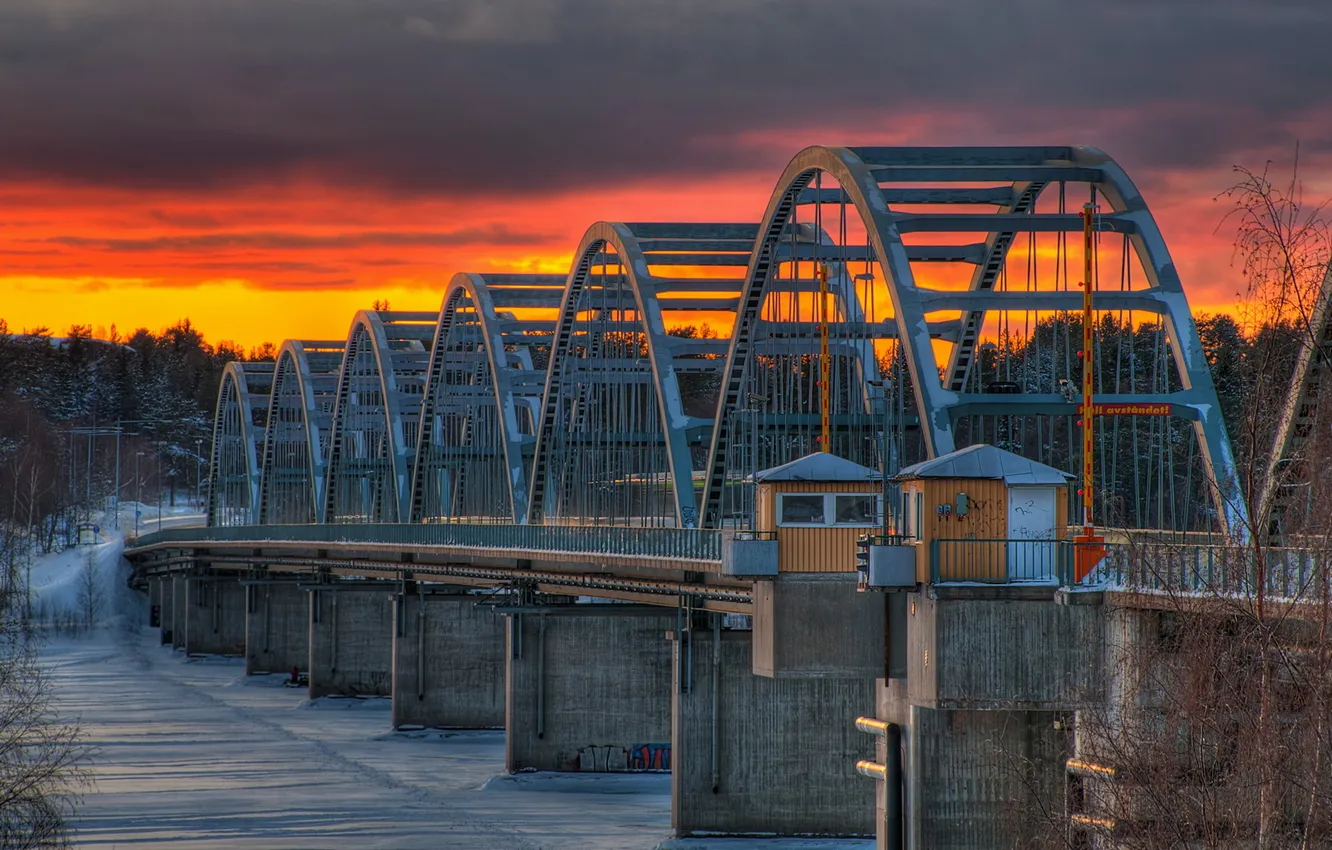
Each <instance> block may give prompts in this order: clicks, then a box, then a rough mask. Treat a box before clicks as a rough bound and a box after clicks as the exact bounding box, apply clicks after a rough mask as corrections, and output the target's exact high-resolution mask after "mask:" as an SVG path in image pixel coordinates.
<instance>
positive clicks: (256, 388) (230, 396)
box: [207, 361, 274, 525]
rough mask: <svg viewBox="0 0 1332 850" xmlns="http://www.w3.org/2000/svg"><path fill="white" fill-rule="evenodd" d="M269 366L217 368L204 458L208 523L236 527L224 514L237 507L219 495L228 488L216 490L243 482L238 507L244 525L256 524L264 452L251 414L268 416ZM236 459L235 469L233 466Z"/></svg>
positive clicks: (258, 425)
mask: <svg viewBox="0 0 1332 850" xmlns="http://www.w3.org/2000/svg"><path fill="white" fill-rule="evenodd" d="M273 365H274V364H272V363H243V362H239V361H237V362H232V363H228V364H227V365H226V367H224V368H223V370H222V381H221V385H220V386H219V387H218V393H217V406H216V408H215V410H214V414H213V444H212V446H211V447H210V452H209V460H208V481H209V484H208V514H207V516H208V519H207V522H208V524H209V525H234V524H236V523H234V522H230V521H228V519H227V517H226V516H223V514H231V512H232V511H234V510H235V508H236V506H234V505H231V504H230V498H229V494H224V492H223V491H224V490H225V491H230V490H231V488H224V487H221V486H219V484H220V483H221V482H223V481H233V482H239V483H243V486H241V487H240V488H239V490H238V492H239V495H240V496H241V498H242V501H243V504H242V505H241V506H240V509H241V516H242V518H243V519H244V523H243V524H254V523H256V522H258V520H259V513H258V510H259V483H260V473H261V468H260V465H259V458H260V456H261V453H262V451H263V448H262V447H263V443H264V426H263V424H262V422H261V421H256V416H258V417H261V419H262V417H264V416H265V415H266V414H267V408H268V404H269V393H270V390H271V388H272V385H273ZM237 454H238V455H239V457H236V455H237ZM238 460H239V462H240V466H239V468H236V463H235V462H236V461H238Z"/></svg>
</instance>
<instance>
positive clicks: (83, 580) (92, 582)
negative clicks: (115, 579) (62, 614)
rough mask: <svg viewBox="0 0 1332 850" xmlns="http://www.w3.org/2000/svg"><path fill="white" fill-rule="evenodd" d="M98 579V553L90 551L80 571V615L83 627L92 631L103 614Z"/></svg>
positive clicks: (84, 557) (85, 554) (85, 556)
mask: <svg viewBox="0 0 1332 850" xmlns="http://www.w3.org/2000/svg"><path fill="white" fill-rule="evenodd" d="M98 585H99V581H98V577H97V551H96V550H95V549H89V550H88V551H87V552H85V553H84V555H83V566H82V568H81V569H80V570H79V597H78V603H79V615H80V616H81V617H82V619H83V627H84V628H85V629H91V628H92V627H93V626H94V625H95V624H96V623H97V615H98V614H99V613H100V612H101V607H102V597H101V592H100V588H99V587H98Z"/></svg>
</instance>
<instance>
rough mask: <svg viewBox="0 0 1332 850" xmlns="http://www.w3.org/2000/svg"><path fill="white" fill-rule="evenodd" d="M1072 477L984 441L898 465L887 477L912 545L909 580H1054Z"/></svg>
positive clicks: (1066, 524) (1066, 516) (1066, 518)
mask: <svg viewBox="0 0 1332 850" xmlns="http://www.w3.org/2000/svg"><path fill="white" fill-rule="evenodd" d="M1072 477H1073V476H1071V475H1069V474H1068V473H1066V472H1063V471H1062V470H1059V469H1055V468H1054V467H1053V466H1047V465H1045V464H1043V463H1039V462H1037V461H1034V460H1030V459H1029V458H1025V457H1022V456H1021V455H1016V454H1014V453H1012V452H1009V451H1005V450H1003V449H1001V448H998V447H996V446H991V445H986V444H980V445H975V446H968V447H967V448H965V449H958V450H957V451H955V452H949V453H948V454H946V455H941V456H939V457H937V458H934V459H933V460H927V461H922V462H921V463H917V464H914V465H912V466H908V467H906V468H904V469H903V470H902V471H901V472H899V473H898V474H897V476H896V477H895V479H894V480H895V481H897V482H898V483H899V484H900V485H901V492H902V505H901V509H902V525H903V529H902V530H903V531H904V533H905V534H906V536H907V537H908V538H909V539H910V540H911V541H912V542H913V544H914V545H915V546H916V580H917V581H920V582H929V581H932V580H934V579H933V578H932V576H934V577H937V578H938V579H940V580H945V581H983V582H1013V581H1049V580H1052V579H1054V578H1055V577H1056V576H1057V575H1058V566H1059V565H1058V558H1059V556H1060V555H1059V546H1058V544H1057V543H1056V542H1055V541H1057V540H1059V539H1060V538H1061V537H1062V536H1063V531H1064V529H1066V528H1067V527H1068V481H1069V479H1071V478H1072ZM932 560H933V561H934V562H935V564H934V566H935V570H934V571H933V572H932V571H931V561H932Z"/></svg>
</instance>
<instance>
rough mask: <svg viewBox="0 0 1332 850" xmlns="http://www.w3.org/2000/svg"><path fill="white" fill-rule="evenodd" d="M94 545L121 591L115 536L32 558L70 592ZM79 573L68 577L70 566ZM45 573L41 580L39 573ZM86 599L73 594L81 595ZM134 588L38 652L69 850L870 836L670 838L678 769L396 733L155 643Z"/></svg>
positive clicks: (367, 706) (275, 681)
mask: <svg viewBox="0 0 1332 850" xmlns="http://www.w3.org/2000/svg"><path fill="white" fill-rule="evenodd" d="M88 551H91V552H92V553H93V563H94V564H96V565H97V569H98V578H99V580H104V581H105V582H106V583H107V588H108V593H109V594H110V593H111V586H112V585H119V587H122V588H123V586H124V579H125V574H126V573H125V570H126V566H125V564H124V562H123V560H121V559H120V557H119V554H120V541H119V538H116V537H112V538H111V539H110V540H108V542H106V543H102V544H99V545H97V546H89V547H81V548H80V549H79V550H75V551H74V552H73V553H72V554H71V553H64V554H61V555H54V556H49V557H47V558H44V559H42V560H41V562H40V563H38V564H37V565H35V566H34V570H33V586H34V588H39V589H40V590H41V591H42V593H43V594H44V596H43V597H42V598H43V599H45V600H47V601H50V602H51V603H52V604H54V603H55V602H56V601H59V600H62V599H66V598H67V597H68V596H69V593H70V588H71V587H74V586H75V585H76V583H77V580H78V577H79V576H80V575H81V574H82V567H83V564H84V560H83V554H84V553H85V552H88ZM71 574H73V575H72V576H71ZM39 578H40V580H41V584H40V586H39V584H38V580H39ZM75 595H76V596H77V594H75ZM135 596H137V594H134V593H133V592H132V591H124V592H123V593H121V594H120V595H109V596H108V600H115V601H114V604H111V605H109V607H108V608H107V610H106V612H105V616H104V617H103V618H102V619H103V622H104V624H103V625H102V626H99V627H98V628H97V629H94V630H93V631H91V632H87V633H85V634H83V635H81V636H68V635H63V636H56V637H53V638H51V639H50V640H49V642H48V643H47V645H46V646H45V648H44V650H43V655H44V656H45V658H46V659H47V661H48V662H49V663H51V664H52V666H53V668H54V678H55V681H56V687H57V700H58V703H59V705H60V708H61V709H62V710H63V711H64V712H65V713H67V714H68V715H70V716H73V717H76V718H78V719H79V721H80V722H81V724H82V726H83V728H84V731H85V734H86V736H87V741H88V743H90V744H91V745H93V746H94V747H95V748H96V753H95V755H94V757H93V759H92V763H91V767H92V772H93V775H94V779H95V786H94V788H93V789H92V791H90V792H89V793H88V794H87V795H86V796H85V797H84V799H83V801H82V804H81V806H80V807H79V811H78V816H77V820H76V828H77V836H76V846H79V847H106V848H120V849H121V850H123V848H136V847H138V848H147V847H153V848H161V850H172V848H181V849H182V850H183V849H184V848H191V850H222V849H223V848H226V850H251V849H252V848H253V850H258V849H259V848H263V850H286V849H287V848H291V849H292V850H295V848H301V850H307V848H344V847H356V848H358V850H373V848H395V850H411V848H432V850H433V848H476V850H490V848H495V849H496V850H498V848H504V850H510V848H514V850H574V848H579V850H612V848H614V850H626V849H627V850H652V848H656V847H658V846H660V847H663V848H670V850H760V848H765V850H766V848H772V849H773V850H778V848H780V850H862V848H868V847H872V846H873V842H860V841H835V842H828V841H810V840H785V841H772V840H766V841H765V840H759V839H711V838H709V839H690V840H686V841H680V840H669V835H670V777H669V776H667V775H648V774H638V775H631V774H619V775H614V774H598V775H588V774H519V775H516V776H510V775H508V774H506V773H505V772H504V733H503V732H502V731H476V732H468V731H458V732H452V731H439V730H420V731H412V732H396V733H395V732H391V731H389V708H390V705H389V701H388V700H386V699H367V700H355V699H329V698H324V699H318V700H309V699H307V698H306V692H305V690H304V689H296V688H288V687H285V686H284V685H283V681H284V678H285V677H283V676H277V675H274V676H251V677H246V676H245V675H244V663H243V661H242V660H241V659H223V658H193V659H186V658H185V657H184V656H183V655H181V654H180V653H176V652H173V651H172V650H171V649H170V648H169V647H162V646H160V645H159V642H158V635H157V631H156V630H155V629H149V628H147V627H145V626H141V625H139V624H140V623H143V622H145V621H146V619H147V617H146V615H145V614H144V609H145V603H144V601H143V600H142V599H141V598H133V597H135Z"/></svg>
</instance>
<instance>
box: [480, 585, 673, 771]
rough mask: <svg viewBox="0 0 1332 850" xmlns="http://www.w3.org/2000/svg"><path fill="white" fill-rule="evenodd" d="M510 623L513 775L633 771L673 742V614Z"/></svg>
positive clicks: (508, 713) (570, 614) (589, 611)
mask: <svg viewBox="0 0 1332 850" xmlns="http://www.w3.org/2000/svg"><path fill="white" fill-rule="evenodd" d="M598 609H601V610H598ZM602 610H604V612H605V613H602V612H601V611H602ZM509 619H510V622H511V623H513V625H512V626H511V627H510V628H509V630H508V631H509V634H508V638H507V641H506V645H507V648H508V664H507V668H506V675H505V732H506V735H505V741H506V747H505V757H506V764H507V766H508V769H509V770H510V771H517V770H522V769H524V768H536V769H537V770H607V769H610V770H616V769H623V768H625V767H626V766H628V764H629V758H630V755H629V753H630V751H631V750H633V749H635V748H636V747H638V746H639V745H657V746H658V748H659V747H660V745H665V744H668V743H669V742H670V740H671V644H670V643H669V642H668V641H667V640H666V632H667V630H668V629H670V628H672V627H674V625H675V619H676V615H675V612H674V611H673V610H670V609H664V610H663V609H646V610H644V609H639V608H637V607H633V608H630V607H629V606H618V605H578V606H569V607H568V609H566V610H563V611H561V610H560V609H551V613H547V614H524V615H521V616H516V617H513V616H511V617H510V618H509Z"/></svg>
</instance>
